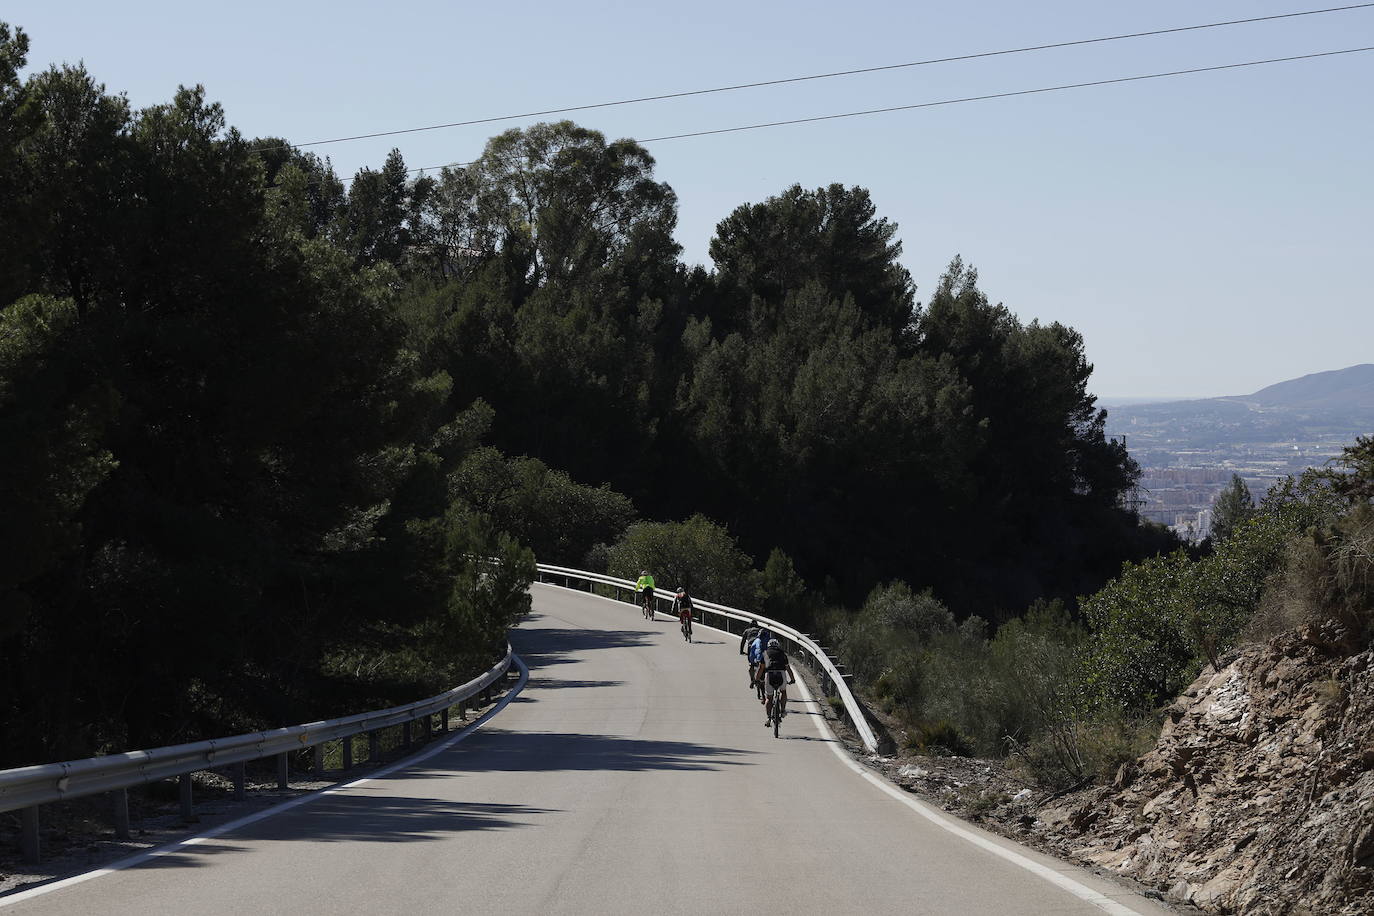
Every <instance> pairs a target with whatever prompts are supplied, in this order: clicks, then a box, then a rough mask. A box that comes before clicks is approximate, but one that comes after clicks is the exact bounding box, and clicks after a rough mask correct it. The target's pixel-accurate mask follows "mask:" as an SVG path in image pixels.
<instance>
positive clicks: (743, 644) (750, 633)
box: [739, 620, 759, 687]
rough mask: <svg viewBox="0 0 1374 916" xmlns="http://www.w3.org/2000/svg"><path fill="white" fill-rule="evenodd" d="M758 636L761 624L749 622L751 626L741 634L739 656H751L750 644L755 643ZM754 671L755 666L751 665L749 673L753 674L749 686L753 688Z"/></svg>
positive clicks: (753, 621) (754, 621)
mask: <svg viewBox="0 0 1374 916" xmlns="http://www.w3.org/2000/svg"><path fill="white" fill-rule="evenodd" d="M758 635H759V622H758V621H757V620H751V621H749V626H747V627H745V628H744V632H743V633H742V634H740V638H739V654H740V655H748V654H749V644H750V643H751V642H753V641H754V640H755V639H756V638H757V637H758ZM753 670H754V666H753V665H750V666H749V671H750V672H751V673H750V675H749V686H751V687H752V686H754V675H753V673H752V672H753Z"/></svg>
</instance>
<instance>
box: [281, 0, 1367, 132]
mask: <svg viewBox="0 0 1374 916" xmlns="http://www.w3.org/2000/svg"><path fill="white" fill-rule="evenodd" d="M1369 7H1374V3H1355V4H1351V5H1349V6H1332V7H1327V8H1326V9H1319V10H1302V11H1299V12H1295V13H1276V14H1274V15H1272V16H1254V17H1251V18H1249V19H1228V20H1226V21H1224V22H1207V23H1203V24H1201V25H1184V26H1175V27H1173V28H1168V29H1153V30H1151V31H1148V32H1130V33H1127V34H1124V35H1108V36H1105V37H1101V38H1081V39H1077V40H1074V41H1058V42H1054V43H1052V44H1044V45H1031V46H1028V47H1024V48H1008V49H1005V50H1001V51H980V52H978V53H976V54H960V55H956V56H954V57H936V58H931V59H929V60H915V61H910V62H908V63H904V64H886V65H884V66H881V67H863V68H860V69H857V70H837V71H835V72H833V73H816V74H812V75H810V76H793V77H786V78H783V79H772V80H761V81H759V82H755V83H738V84H735V85H732V86H717V87H715V88H711V89H692V90H688V91H686V92H670V93H665V94H663V95H646V96H641V97H639V98H633V99H620V100H618V101H614V102H596V103H594V104H590V105H570V106H568V107H566V108H546V109H544V110H542V111H527V112H524V113H523V114H510V115H500V116H498V117H492V118H475V119H473V120H470V121H452V122H450V123H448V124H431V125H428V126H425V127H407V128H403V129H401V130H384V131H378V132H376V133H370V134H355V135H353V136H349V137H334V138H332V139H329V140H311V141H309V142H308V143H295V144H288V145H286V146H283V147H272V148H271V149H302V148H304V147H307V146H323V145H325V144H327V143H346V142H349V141H351V140H372V139H376V138H377V137H396V136H400V135H401V134H414V133H421V132H423V131H430V130H443V129H446V128H449V127H471V126H472V125H474V124H492V123H495V122H498V121H514V120H517V119H520V118H537V117H543V116H545V115H556V114H568V113H570V112H574V111H591V110H593V109H597V108H613V107H615V106H618V105H636V104H639V103H641V102H661V101H665V100H667V99H681V98H687V97H689V96H696V95H711V94H713V93H720V92H735V91H737V90H741V89H758V88H761V87H763V86H781V85H784V84H787V83H802V82H807V81H810V80H824V79H834V78H835V77H840V76H856V75H859V74H863V73H880V72H883V71H886V70H901V69H906V68H909V67H927V66H931V65H933V64H948V63H954V62H956V61H963V60H978V59H980V58H985V57H1001V56H1005V55H1008V54H1025V53H1027V52H1030V51H1048V50H1052V49H1055V48H1071V47H1075V46H1078V45H1090V44H1101V43H1103V42H1108V41H1124V40H1126V39H1130V38H1148V37H1152V36H1157V35H1172V34H1176V33H1179V32H1194V31H1198V30H1200V29H1216V28H1222V27H1224V26H1234V25H1248V24H1250V23H1255V22H1271V21H1274V20H1278V19H1294V18H1297V17H1300V16H1319V15H1322V14H1325V13H1341V12H1347V11H1350V10H1358V9H1366V8H1369ZM265 151H266V150H264V152H265Z"/></svg>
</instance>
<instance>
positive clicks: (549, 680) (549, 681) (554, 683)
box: [528, 674, 625, 690]
mask: <svg viewBox="0 0 1374 916" xmlns="http://www.w3.org/2000/svg"><path fill="white" fill-rule="evenodd" d="M623 686H625V682H624V681H593V680H577V679H574V678H559V677H537V676H535V675H533V674H532V675H530V680H529V685H528V688H530V689H536V690H551V689H554V688H557V687H574V688H577V687H623Z"/></svg>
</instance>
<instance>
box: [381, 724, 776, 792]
mask: <svg viewBox="0 0 1374 916" xmlns="http://www.w3.org/2000/svg"><path fill="white" fill-rule="evenodd" d="M482 733H483V735H484V736H485V737H486V738H487V739H488V740H487V741H485V742H484V743H483V745H482V747H481V749H480V750H477V749H474V748H469V749H468V751H467V752H466V753H465V754H464V755H463V757H462V760H461V761H460V762H458V763H457V764H456V765H455V767H454V770H457V771H458V772H460V773H487V772H501V773H540V772H542V773H551V772H557V771H560V770H609V771H617V772H631V771H645V770H717V769H721V768H723V767H732V766H744V765H751V762H750V761H749V760H748V759H747V758H748V757H749V756H751V755H753V754H754V753H755V752H754V751H748V750H743V749H739V748H729V747H713V746H711V745H707V744H696V743H695V742H692V741H657V740H648V739H643V738H625V737H619V736H616V735H583V734H577V733H563V732H511V731H505V730H503V729H499V728H492V727H490V726H488V727H487V728H485V729H483V730H482ZM451 772H453V770H449V769H446V768H434V769H430V768H427V767H424V766H417V767H411V768H410V769H408V770H406V771H404V772H402V773H397V774H395V775H393V776H392V777H391V778H392V779H415V778H418V779H425V778H430V777H432V776H434V775H435V774H436V773H444V774H448V773H451Z"/></svg>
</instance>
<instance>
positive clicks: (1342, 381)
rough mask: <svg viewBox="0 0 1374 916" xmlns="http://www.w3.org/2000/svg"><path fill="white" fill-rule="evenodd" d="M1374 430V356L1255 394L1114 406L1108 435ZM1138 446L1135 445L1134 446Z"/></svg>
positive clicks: (1278, 436) (1226, 438)
mask: <svg viewBox="0 0 1374 916" xmlns="http://www.w3.org/2000/svg"><path fill="white" fill-rule="evenodd" d="M1371 432H1374V363H1363V364H1361V365H1358V366H1351V367H1349V368H1347V369H1337V370H1334V371H1331V372H1316V373H1313V374H1312V375H1304V376H1303V377H1302V378H1296V379H1290V380H1288V381H1286V382H1279V383H1277V384H1274V385H1270V386H1268V387H1267V388H1261V389H1260V390H1259V391H1256V392H1255V393H1253V394H1243V395H1235V396H1232V397H1222V398H1203V399H1200V400H1194V401H1166V402H1161V403H1153V404H1124V405H1121V406H1117V407H1111V408H1108V411H1107V434H1108V435H1109V436H1127V437H1134V438H1135V439H1136V440H1137V442H1138V443H1139V444H1140V445H1145V444H1146V443H1147V442H1148V444H1149V445H1151V446H1155V447H1158V446H1162V445H1163V444H1164V443H1166V442H1167V443H1168V444H1169V446H1170V447H1172V448H1175V449H1177V448H1218V447H1226V446H1232V445H1239V444H1241V443H1259V442H1271V443H1272V442H1280V441H1285V442H1294V443H1303V442H1309V443H1315V442H1332V441H1345V442H1351V441H1354V438H1355V436H1357V435H1368V434H1369V433H1371ZM1142 439H1144V440H1146V441H1140V440H1142ZM1133 451H1134V449H1133Z"/></svg>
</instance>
